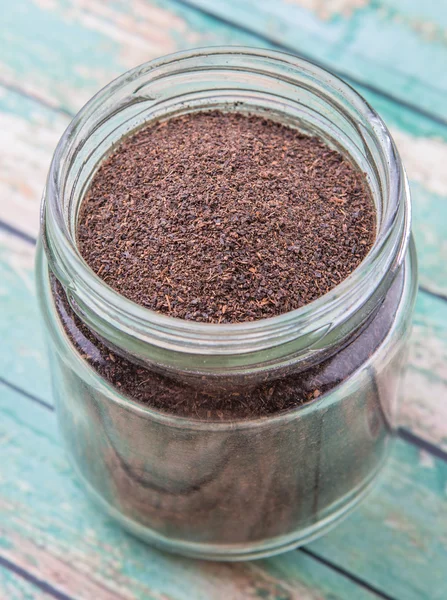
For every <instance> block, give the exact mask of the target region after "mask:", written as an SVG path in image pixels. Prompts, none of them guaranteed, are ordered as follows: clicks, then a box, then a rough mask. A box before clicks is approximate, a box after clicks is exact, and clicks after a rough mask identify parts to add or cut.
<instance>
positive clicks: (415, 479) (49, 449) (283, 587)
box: [0, 386, 447, 600]
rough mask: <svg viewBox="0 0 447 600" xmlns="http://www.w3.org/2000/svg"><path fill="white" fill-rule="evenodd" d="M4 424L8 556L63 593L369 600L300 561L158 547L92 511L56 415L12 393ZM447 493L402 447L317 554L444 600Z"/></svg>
mask: <svg viewBox="0 0 447 600" xmlns="http://www.w3.org/2000/svg"><path fill="white" fill-rule="evenodd" d="M0 415H1V419H0V440H1V448H2V453H5V456H6V455H7V456H8V457H9V460H8V461H7V462H6V464H5V465H4V468H3V469H2V480H1V484H0V503H1V511H0V528H1V529H2V539H3V540H6V544H5V543H3V544H2V545H1V546H0V552H1V553H2V554H3V556H5V557H6V558H7V559H10V560H13V561H14V562H15V563H16V564H18V565H20V566H21V567H22V568H24V569H27V570H28V571H30V572H31V573H32V574H36V573H40V574H41V576H45V577H46V579H47V580H48V581H49V582H51V583H52V585H53V586H54V587H57V588H58V589H59V590H60V591H61V592H62V593H70V594H71V595H72V596H73V597H75V598H84V597H86V598H93V597H95V598H100V599H103V598H106V599H109V598H110V599H115V598H145V599H146V598H147V599H150V600H152V599H154V600H155V599H157V600H161V599H164V600H168V599H182V600H183V599H185V600H186V599H188V600H190V599H191V598H194V599H197V600H202V599H204V600H205V599H206V600H208V599H210V598H217V599H220V598H222V599H224V598H225V599H227V598H234V599H235V600H237V599H239V598H241V599H242V598H244V599H250V598H253V599H255V598H258V599H259V598H265V599H266V600H279V598H283V599H287V600H289V599H290V600H295V599H298V598H299V599H307V598H309V599H313V598H343V599H346V598H361V597H362V596H361V593H362V590H361V589H356V588H355V587H354V585H353V583H352V582H350V581H349V580H347V579H346V578H344V577H342V576H341V575H337V574H336V573H335V572H332V573H331V574H330V575H329V574H328V573H326V572H325V569H326V567H324V566H323V565H321V564H319V563H317V562H316V561H315V560H313V559H311V558H310V557H309V556H307V555H303V554H302V553H300V552H297V551H293V552H290V553H288V554H286V555H284V556H281V557H277V558H274V559H265V560H262V561H259V562H258V561H257V562H255V563H252V564H250V563H246V564H244V563H242V564H237V565H229V564H218V563H204V562H200V561H193V560H187V559H181V558H176V557H170V556H168V555H165V554H162V553H159V552H157V551H155V550H153V549H151V548H149V547H146V546H145V545H143V544H141V543H140V542H138V541H136V540H134V539H133V538H131V537H130V536H128V535H127V534H125V533H123V532H122V531H121V530H120V529H119V528H118V527H116V526H113V525H112V524H111V522H110V521H109V519H108V518H107V517H105V516H103V515H102V514H101V513H99V512H98V511H97V510H96V508H93V507H92V506H90V503H89V501H88V500H87V498H86V497H85V496H84V494H83V492H82V490H81V489H80V487H79V485H78V483H77V481H76V479H75V477H74V474H72V472H71V469H70V467H69V466H68V464H67V461H66V457H65V455H64V453H63V451H62V449H61V447H60V445H59V440H58V434H57V431H56V422H55V415H54V413H53V412H51V411H49V410H48V409H46V408H44V407H42V406H39V405H38V404H36V403H33V402H32V401H30V400H29V399H27V398H25V397H23V396H19V395H18V394H17V393H16V392H14V391H13V390H10V389H8V388H5V387H4V386H3V387H2V389H1V393H0ZM43 482H44V484H43ZM446 484H447V463H443V462H441V461H439V460H437V459H435V458H434V457H432V456H429V457H428V458H427V456H425V455H421V454H420V453H419V451H418V450H417V449H415V448H413V447H411V446H409V445H408V444H406V443H404V442H398V443H397V445H396V449H395V452H394V454H393V459H392V461H391V462H390V466H389V468H388V470H387V472H386V474H385V476H384V478H383V480H382V483H381V486H380V488H379V489H376V490H375V491H373V492H372V494H371V496H370V497H369V498H368V499H367V500H366V501H365V502H364V503H363V504H362V505H361V507H360V508H359V509H358V510H357V511H356V512H355V513H354V514H353V515H352V516H351V517H350V518H348V519H347V520H346V521H345V522H344V523H343V524H342V525H340V526H339V527H338V528H337V529H335V530H334V531H333V532H331V533H330V534H328V535H327V536H325V538H324V539H323V540H322V541H321V542H316V543H314V544H312V545H311V546H310V548H311V549H312V550H313V551H316V552H318V553H319V554H321V555H323V556H324V557H325V558H326V559H328V560H330V561H331V562H334V563H336V564H337V565H338V566H339V567H340V568H342V569H347V570H351V569H352V570H353V572H354V573H356V574H358V575H359V576H361V578H362V579H363V580H364V581H367V582H369V583H370V584H371V585H373V586H374V587H375V588H377V589H379V590H383V591H386V593H388V594H390V595H391V596H394V597H396V598H405V599H406V600H414V599H416V598H418V599H419V598H431V599H432V600H441V599H442V598H444V597H445V593H446V592H447V589H446V581H445V577H444V566H445V556H446V551H447V547H446V546H447V523H446V521H445V519H443V518H442V517H443V514H445V495H446V487H445V486H446ZM396 498H399V505H398V506H397V505H396ZM363 597H366V598H367V597H369V594H368V593H367V592H366V591H365V593H364V595H363Z"/></svg>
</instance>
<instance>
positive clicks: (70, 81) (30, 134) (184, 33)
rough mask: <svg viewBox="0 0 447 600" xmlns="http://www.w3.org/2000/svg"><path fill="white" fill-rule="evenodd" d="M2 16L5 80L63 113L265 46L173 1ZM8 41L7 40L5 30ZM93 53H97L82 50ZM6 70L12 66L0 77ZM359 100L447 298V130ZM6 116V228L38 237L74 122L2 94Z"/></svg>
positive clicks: (433, 279) (424, 276)
mask: <svg viewBox="0 0 447 600" xmlns="http://www.w3.org/2000/svg"><path fill="white" fill-rule="evenodd" d="M19 9H20V13H17V11H18V10H19ZM5 12H6V15H5V19H4V22H5V24H6V25H7V24H8V22H11V23H12V22H13V21H16V26H15V27H14V28H12V30H11V31H10V32H9V33H8V40H7V46H6V47H7V48H8V51H7V52H5V53H4V55H2V57H0V71H1V69H3V71H4V72H5V73H7V77H6V79H7V80H8V81H9V80H10V81H11V82H12V83H13V84H14V85H17V86H19V87H20V88H21V89H23V90H25V91H31V92H35V93H36V94H37V95H39V96H40V97H41V98H43V99H44V100H45V101H46V102H48V103H50V104H53V105H54V106H56V107H57V108H58V109H60V110H71V111H73V110H76V109H78V108H79V107H80V106H81V104H82V103H83V102H84V101H85V100H86V99H87V97H88V96H90V95H91V94H93V93H94V92H95V91H96V90H97V89H98V88H99V87H101V86H102V85H104V84H105V83H106V82H107V81H108V80H109V79H111V78H112V77H114V76H116V75H117V74H118V73H120V72H122V71H123V70H125V69H126V68H128V67H130V66H133V65H134V64H136V63H137V62H140V61H143V60H145V59H148V58H151V57H153V56H154V55H159V54H162V53H164V52H166V51H172V50H177V49H182V48H186V47H191V46H194V45H205V44H218V43H228V42H231V43H246V44H254V45H259V43H260V42H259V40H257V39H256V38H254V37H250V36H248V37H247V36H246V35H245V34H243V33H240V32H237V31H234V30H233V29H231V28H230V27H226V26H225V25H223V24H219V23H218V22H216V21H215V20H213V19H212V18H210V17H206V16H203V15H201V14H200V13H198V14H197V13H195V11H193V10H188V9H187V8H184V7H179V6H178V5H177V4H175V3H174V4H173V3H172V2H170V1H168V2H166V3H164V4H163V9H160V8H159V7H158V6H157V5H156V4H154V2H153V1H152V2H150V3H144V5H143V4H142V2H141V1H140V0H135V1H134V2H132V3H129V4H126V6H125V5H124V3H122V2H116V3H114V4H111V5H109V4H107V5H104V3H101V2H97V1H96V0H95V1H94V2H92V3H89V4H88V5H86V4H85V3H82V2H80V1H79V0H76V1H74V2H67V3H59V2H58V3H44V4H42V3H38V4H37V5H36V4H33V3H32V0H18V4H17V5H16V3H13V5H8V7H7V8H6V9H5ZM9 12H11V14H9ZM92 15H93V16H94V18H93V16H92ZM57 21H58V22H60V25H59V27H57V26H56V22H57ZM6 25H5V26H6ZM30 27H33V28H35V27H38V28H39V30H40V31H41V32H44V33H45V32H47V33H48V35H43V34H42V35H39V37H38V39H37V41H36V42H35V45H36V47H35V48H33V57H32V56H31V55H28V53H29V52H30V50H29V45H27V44H26V43H25V39H28V38H27V37H26V36H27V35H28V34H27V33H26V32H27V31H28V30H29V28H30ZM50 30H51V32H50ZM159 30H163V31H164V32H165V33H163V34H160V31H159ZM169 32H171V33H172V36H171V38H170V39H171V42H170V43H169V44H167V43H166V40H165V38H164V36H166V35H168V34H169ZM50 33H51V34H50ZM134 34H135V35H134ZM1 35H6V34H5V33H4V32H3V33H2V28H0V37H1ZM61 37H62V38H63V40H62V39H60V38H61ZM163 40H164V41H163ZM86 45H90V46H91V48H92V49H91V51H89V52H87V51H84V50H85V49H84V50H83V46H86ZM148 48H150V49H151V50H150V52H149V50H148ZM63 52H66V53H67V56H65V58H63ZM123 57H124V58H123ZM32 58H34V60H35V62H34V63H32ZM2 60H3V61H4V62H5V61H6V62H5V64H6V66H5V64H3V67H2ZM62 60H65V61H66V64H65V67H64V68H65V75H64V76H63V77H62V75H61V70H62V64H61V65H59V62H58V61H62ZM8 61H9V62H8ZM11 61H12V62H11ZM101 61H102V62H101ZM103 63H104V64H103ZM100 64H103V66H102V67H101V66H100ZM58 65H59V66H58ZM104 65H105V66H104ZM27 69H28V71H27ZM80 74H82V76H81V75H80ZM33 78H38V84H37V83H36V84H35V85H34V84H33V81H34V79H33ZM27 86H31V88H29V87H27ZM33 86H34V87H33ZM0 91H1V90H0ZM360 91H361V92H362V93H364V94H365V95H366V97H367V99H368V100H370V101H371V102H372V103H373V104H374V105H375V106H376V107H377V108H378V110H379V111H380V113H381V114H382V116H383V117H384V119H385V121H386V122H387V123H388V124H389V125H390V126H391V128H392V132H393V135H394V136H395V138H396V141H397V143H398V146H399V148H400V151H401V154H402V156H403V160H404V163H405V165H406V168H407V170H408V173H409V176H410V180H411V184H412V191H413V202H414V215H415V219H414V232H415V236H416V242H417V245H418V247H419V261H420V271H421V282H422V284H423V285H424V286H425V287H426V288H428V289H430V290H431V291H433V292H436V293H441V294H447V261H446V260H445V259H444V256H445V255H447V241H446V240H447V175H446V170H445V169H444V167H443V165H445V164H446V161H447V127H443V126H441V125H439V124H436V123H434V122H433V121H431V120H430V119H427V118H424V117H422V116H420V115H415V114H414V113H412V111H409V110H408V109H405V108H404V107H397V106H396V105H395V104H394V103H393V102H390V101H389V100H387V99H385V98H383V97H380V96H378V95H377V94H374V93H373V92H371V91H368V90H365V89H360ZM0 108H1V113H0V120H1V125H2V131H3V135H2V143H3V144H4V147H5V148H6V149H7V151H6V152H5V153H4V156H3V158H2V160H1V161H0V192H1V193H2V195H3V196H4V197H5V198H8V199H9V202H8V203H1V204H0V219H4V220H8V221H9V222H11V223H12V224H15V225H17V226H19V227H21V228H22V230H24V231H27V232H28V233H33V234H35V233H36V231H37V223H38V218H37V216H38V200H39V199H40V194H41V189H42V187H43V183H44V180H45V175H46V171H47V167H48V164H49V161H50V159H51V154H52V152H53V149H54V146H55V144H56V142H57V139H58V138H59V136H60V134H61V132H62V130H63V129H64V127H65V126H66V124H67V123H68V117H64V116H63V115H60V114H55V113H54V112H52V111H51V110H49V109H48V108H45V107H42V106H39V105H38V104H37V103H34V102H32V100H30V99H26V98H23V97H20V96H19V95H17V94H15V93H14V92H11V91H10V92H8V91H7V90H5V89H3V93H2V94H0ZM24 173H25V174H26V175H25V177H24Z"/></svg>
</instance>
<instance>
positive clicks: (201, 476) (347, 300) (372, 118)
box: [37, 47, 417, 560]
mask: <svg viewBox="0 0 447 600" xmlns="http://www.w3.org/2000/svg"><path fill="white" fill-rule="evenodd" d="M212 109H214V110H216V109H217V110H227V111H228V110H231V111H244V112H247V113H251V114H261V115H265V116H266V117H268V118H269V119H273V120H276V121H280V122H282V123H285V124H288V125H290V126H293V127H297V128H299V129H300V130H302V131H303V132H305V133H309V134H313V135H317V136H319V137H320V138H322V139H323V140H325V141H326V143H328V144H329V145H330V146H332V147H335V148H336V149H338V150H339V151H340V152H342V153H343V154H344V155H345V156H346V157H348V158H349V160H351V161H352V163H354V164H355V165H357V166H358V168H359V169H361V170H362V171H363V172H364V173H365V174H366V179H367V183H368V185H369V186H370V188H371V194H372V197H373V200H374V203H375V207H376V211H377V231H376V240H375V242H374V245H373V247H372V249H371V251H370V252H369V254H368V255H367V257H366V258H365V260H364V261H363V262H362V263H361V264H360V266H359V267H358V268H357V269H355V271H354V272H353V273H352V274H351V275H350V276H349V277H348V278H347V279H346V280H345V281H343V282H342V283H341V284H340V285H338V286H337V287H335V288H334V289H332V290H331V291H330V292H328V293H327V294H325V295H324V296H322V297H320V298H319V299H317V300H316V301H314V302H312V303H310V304H308V305H306V306H303V307H301V308H299V309H297V310H294V311H292V312H289V313H285V314H282V315H280V316H277V317H273V318H269V319H261V320H258V321H253V322H247V323H237V324H220V325H213V324H204V323H196V322H192V321H186V320H180V319H174V318H171V317H168V316H165V315H162V314H158V313H155V312H152V311H150V310H148V309H146V308H143V307H141V306H139V305H136V304H134V303H132V302H131V301H130V300H128V299H126V298H124V297H123V296H121V295H120V294H119V293H117V292H116V291H114V290H113V289H112V288H110V287H108V286H107V285H106V284H105V283H104V282H103V281H102V280H101V279H100V278H99V277H98V276H96V275H95V274H94V273H93V271H91V270H90V268H89V267H88V266H87V264H86V263H85V262H84V260H83V259H82V257H81V256H80V253H79V251H78V249H77V246H76V227H77V220H78V214H79V208H80V204H81V202H82V199H83V197H84V196H85V193H86V191H87V189H88V187H89V184H90V182H91V180H92V177H93V175H94V174H95V172H96V170H97V168H98V166H99V164H100V163H101V161H102V160H103V159H104V157H105V156H107V155H108V154H109V153H110V151H111V149H113V147H114V146H115V145H116V144H117V143H119V141H120V140H122V138H123V136H126V135H128V134H129V133H132V132H134V131H136V130H137V129H138V128H140V127H142V126H144V125H145V124H147V123H150V122H152V121H154V120H159V119H166V118H169V117H171V116H177V115H180V114H185V113H189V112H192V111H201V110H212ZM409 240H410V203H409V193H408V185H407V181H406V177H405V173H404V171H403V168H402V164H401V161H400V158H399V156H398V154H397V152H396V149H395V146H394V144H393V142H392V140H391V138H390V136H389V133H388V131H387V129H386V127H385V126H384V124H383V122H382V121H381V119H380V118H379V117H378V115H377V114H376V113H375V112H374V111H373V110H372V109H371V108H370V107H369V106H368V104H367V103H366V102H365V101H364V100H363V99H362V98H361V97H360V96H359V95H358V94H357V93H356V92H355V91H354V90H353V89H351V88H350V87H349V86H348V85H346V84H345V83H343V82H342V81H340V80H339V79H337V78H336V77H335V76H333V75H331V74H329V73H328V72H326V71H324V70H322V69H320V68H318V67H316V66H315V65H313V64H311V63H308V62H306V61H303V60H300V59H298V58H295V57H293V56H289V55H286V54H282V53H278V52H269V51H264V50H254V49H249V48H235V47H230V48H210V49H202V50H196V51H191V52H185V53H181V54H176V55H172V56H168V57H165V58H162V59H160V60H156V61H154V62H151V63H148V64H144V65H142V66H140V67H138V68H136V69H134V70H132V71H130V72H129V73H126V74H125V75H123V76H122V77H120V78H119V79H117V80H116V81H114V82H112V83H111V84H110V85H109V86H107V87H106V88H104V89H103V90H102V91H100V92H99V93H98V94H97V95H96V96H95V97H94V98H93V99H92V100H91V101H90V102H89V103H88V104H87V105H86V106H85V107H84V108H83V109H82V110H81V111H80V112H79V114H78V115H77V116H76V117H75V119H74V120H73V122H72V123H71V125H70V126H69V127H68V129H67V131H66V132H65V134H64V136H63V137H62V139H61V141H60V143H59V145H58V147H57V149H56V152H55V155H54V158H53V162H52V165H51V169H50V173H49V176H48V181H47V186H46V190H45V193H44V202H43V207H42V227H41V236H40V244H39V250H38V256H37V281H38V287H39V297H40V306H41V311H42V313H43V315H44V319H45V323H46V329H47V332H48V338H49V353H50V366H51V372H52V380H53V388H54V396H55V400H56V407H57V414H58V419H59V425H60V429H61V431H62V436H63V438H64V440H65V443H66V446H67V448H68V454H69V456H70V458H71V460H72V462H73V465H74V467H75V469H76V471H77V473H78V474H79V476H80V478H81V479H82V481H83V482H84V484H85V486H86V488H87V489H88V490H89V491H90V492H91V493H92V495H93V497H95V498H96V499H97V500H98V501H99V502H100V503H101V504H102V506H103V507H104V508H105V509H106V510H107V511H108V512H109V513H110V514H111V515H112V516H113V517H114V518H116V519H117V520H118V521H119V522H120V523H121V524H122V525H124V526H125V527H126V528H127V529H128V530H130V531H131V532H133V533H134V534H136V535H138V536H139V537H141V538H143V539H145V540H147V541H148V542H150V543H153V544H155V545H157V546H159V547H161V548H164V549H167V550H170V551H173V552H178V553H182V554H186V555H190V556H197V557H203V558H219V559H224V560H238V559H246V558H255V557H260V556H265V555H269V554H274V553H277V552H280V551H284V550H286V549H288V548H291V547H294V546H297V545H300V544H303V543H305V542H308V541H309V540H310V539H312V538H314V537H315V536H317V535H319V534H321V533H322V532H324V531H326V530H327V529H328V528H329V527H331V526H332V525H333V524H335V523H336V522H338V521H339V520H340V519H341V518H342V517H343V516H345V515H347V514H348V513H349V512H350V511H351V510H352V509H353V507H354V506H355V504H356V503H357V502H358V501H359V500H360V499H361V498H362V497H363V496H364V495H365V493H366V492H367V491H368V490H369V489H370V488H371V484H372V483H373V481H374V480H375V478H376V476H377V474H378V472H379V471H380V469H381V468H382V466H383V464H384V462H385V459H386V457H387V454H388V451H389V448H390V443H391V440H392V430H393V426H394V425H395V423H396V409H397V404H398V396H399V386H400V383H401V379H402V372H403V366H404V362H405V351H404V347H405V343H406V339H407V337H408V333H409V329H410V323H411V315H412V311H413V305H414V298H415V290H416V278H417V277H416V259H415V253H414V247H413V245H412V243H409ZM86 331H88V332H89V333H88V335H87V336H86V335H85V332H86ZM109 351H111V352H114V353H115V354H116V355H118V356H120V357H123V359H124V360H126V361H128V363H129V364H130V365H138V366H140V367H144V368H145V369H147V374H148V378H149V379H150V378H151V377H152V378H153V379H152V380H151V383H152V381H153V386H154V393H155V395H156V394H157V391H158V389H160V393H161V392H162V393H166V390H167V389H171V388H172V389H173V388H175V390H176V393H179V394H183V393H184V394H192V393H194V394H196V396H197V395H198V396H199V397H200V395H201V394H213V393H216V394H217V393H218V394H220V395H222V394H223V395H224V396H225V394H229V395H230V394H233V395H234V394H235V393H240V394H241V395H242V396H243V394H251V393H255V392H256V390H257V389H259V387H260V386H270V389H272V390H273V392H272V393H277V391H278V390H281V392H284V390H286V391H287V394H289V396H288V398H289V406H290V408H288V409H287V410H283V411H279V412H276V413H273V414H265V415H261V416H259V417H256V418H246V419H241V418H240V419H234V418H233V419H232V418H231V414H223V415H222V414H221V415H220V416H221V418H220V419H219V418H218V417H217V416H213V415H211V416H209V417H208V418H203V416H200V415H199V416H195V417H191V416H181V415H178V414H168V413H166V412H163V411H161V410H157V409H155V408H153V407H151V406H148V405H147V404H144V403H141V402H139V401H137V400H135V399H133V398H132V397H130V396H129V395H126V393H125V392H123V390H120V389H119V387H117V386H116V385H113V383H112V382H111V381H110V380H109V379H108V378H107V377H105V376H104V375H103V374H101V369H99V368H96V367H95V365H100V364H101V361H102V360H103V359H104V356H105V354H107V353H108V352H109ZM157 386H159V387H157ZM316 387H317V388H318V389H319V390H322V393H321V395H319V396H318V397H316V398H315V399H312V400H310V401H307V402H304V403H303V401H302V397H303V396H302V395H303V393H305V392H306V390H308V391H309V392H310V393H311V392H312V390H314V389H315V388H316ZM295 391H296V402H295V401H294V393H295ZM298 391H299V393H298ZM294 404H295V406H294Z"/></svg>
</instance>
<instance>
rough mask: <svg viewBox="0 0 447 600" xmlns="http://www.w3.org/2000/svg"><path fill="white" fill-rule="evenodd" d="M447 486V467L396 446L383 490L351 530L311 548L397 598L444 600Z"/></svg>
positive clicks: (347, 526) (336, 533) (344, 527)
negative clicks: (340, 563)
mask: <svg viewBox="0 0 447 600" xmlns="http://www.w3.org/2000/svg"><path fill="white" fill-rule="evenodd" d="M446 485H447V463H446V462H441V461H438V460H435V459H434V458H433V457H432V456H431V455H428V454H426V453H424V452H421V451H419V450H418V449H417V448H415V447H411V446H409V445H405V444H403V443H401V442H400V443H397V444H396V447H395V451H394V452H393V454H392V458H391V462H390V465H389V468H388V471H387V474H386V476H385V477H384V478H383V480H382V485H381V487H380V488H379V489H378V490H377V491H376V492H375V493H374V494H373V495H372V496H371V497H370V498H369V499H368V500H367V501H366V502H365V503H364V504H363V505H362V507H361V508H360V509H359V510H358V511H356V512H355V513H354V514H353V515H352V517H350V518H349V520H348V522H347V523H346V524H344V525H342V526H340V527H339V528H338V529H337V530H334V531H333V532H331V533H329V534H328V535H327V536H325V537H324V538H322V539H321V540H318V541H317V542H314V543H313V544H312V545H311V548H312V549H313V550H315V551H317V552H318V553H319V554H320V555H322V556H325V557H327V558H329V557H330V558H332V559H334V557H336V556H338V557H341V556H343V559H344V560H343V564H349V566H350V568H351V569H352V570H353V572H354V573H356V574H357V575H359V576H360V577H368V578H369V579H368V580H369V581H371V582H372V583H375V584H376V585H378V582H379V581H380V585H381V589H384V590H386V591H387V593H388V594H390V595H391V596H393V597H394V598H402V599H405V600H412V599H414V600H416V599H418V600H420V599H422V598H424V599H425V598H427V599H430V600H443V599H444V598H446V596H447V578H446V559H447V554H446V551H447V529H446V527H447V519H446V505H447V504H446V500H447V498H446V496H447V488H446ZM359 538H362V539H364V540H365V542H364V543H362V542H361V541H360V539H359ZM439 558H441V560H439ZM345 561H346V562H345ZM371 572H373V573H374V574H376V573H377V577H378V579H372V578H371V575H370V573H371Z"/></svg>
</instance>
